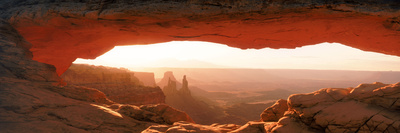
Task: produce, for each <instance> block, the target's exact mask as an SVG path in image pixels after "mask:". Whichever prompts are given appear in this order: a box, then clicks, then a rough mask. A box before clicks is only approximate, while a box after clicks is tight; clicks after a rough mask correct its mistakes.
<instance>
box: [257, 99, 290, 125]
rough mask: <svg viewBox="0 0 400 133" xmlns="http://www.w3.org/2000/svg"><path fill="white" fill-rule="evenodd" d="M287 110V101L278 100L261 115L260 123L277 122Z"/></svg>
mask: <svg viewBox="0 0 400 133" xmlns="http://www.w3.org/2000/svg"><path fill="white" fill-rule="evenodd" d="M287 110H288V106H287V101H286V100H283V99H279V100H278V101H276V103H275V104H274V105H272V106H271V107H268V108H267V109H265V110H264V111H263V112H262V113H261V115H260V116H261V121H278V120H279V119H280V118H281V117H282V116H283V114H284V113H285V111H287Z"/></svg>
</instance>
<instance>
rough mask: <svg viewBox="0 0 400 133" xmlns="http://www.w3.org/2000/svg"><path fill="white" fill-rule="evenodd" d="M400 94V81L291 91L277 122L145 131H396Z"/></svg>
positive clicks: (270, 113) (269, 112)
mask: <svg viewBox="0 0 400 133" xmlns="http://www.w3.org/2000/svg"><path fill="white" fill-rule="evenodd" d="M399 97H400V83H397V84H383V83H373V84H360V85H359V86H357V87H356V88H347V89H344V88H325V89H321V90H319V91H315V92H312V93H308V94H294V95H291V96H290V97H289V98H288V100H287V108H286V109H287V110H286V111H285V112H284V114H283V116H281V117H280V118H279V120H276V121H275V122H252V121H250V122H248V123H247V124H245V125H243V126H241V127H238V126H237V125H236V126H233V127H235V128H230V129H216V128H211V127H212V126H211V127H210V126H207V125H193V124H189V125H190V126H189V125H187V126H180V124H174V125H172V126H151V127H149V128H148V129H146V130H145V131H144V132H149V131H154V130H155V131H163V132H164V131H169V130H174V131H175V130H178V129H179V131H186V132H190V131H192V130H194V131H198V130H200V129H203V130H207V131H208V132H231V133H265V132H267V133H270V132H274V133H292V132H296V133H315V132H326V133H344V132H351V133H353V132H363V133H364V132H365V133H369V132H379V133H381V132H382V133H397V132H399V131H400V110H399V107H400V102H399ZM281 104H286V100H278V101H277V102H276V104H274V105H273V106H271V107H269V108H267V109H266V111H264V112H263V115H264V116H274V117H275V116H276V114H277V112H282V111H275V112H274V111H272V109H278V107H280V106H281ZM263 115H261V116H263ZM264 118H265V117H264ZM262 120H264V119H263V118H262ZM267 120H268V121H269V120H270V119H267ZM194 127H196V128H194ZM214 130H219V131H214Z"/></svg>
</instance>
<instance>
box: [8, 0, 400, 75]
mask: <svg viewBox="0 0 400 133" xmlns="http://www.w3.org/2000/svg"><path fill="white" fill-rule="evenodd" d="M1 3H2V4H3V5H2V6H0V9H1V10H0V14H1V18H2V19H5V20H8V21H9V23H11V24H12V25H13V26H14V27H15V28H16V29H17V30H18V31H19V32H20V34H21V35H22V36H23V37H24V38H25V39H27V40H28V41H29V42H30V43H32V44H33V47H32V49H31V51H32V52H33V55H34V59H35V60H38V61H41V62H44V63H48V64H52V65H55V66H56V68H57V72H58V74H62V73H63V72H64V71H65V70H66V69H67V68H68V67H69V65H70V64H71V63H72V62H73V61H74V60H75V59H76V58H77V57H80V58H95V57H97V56H99V55H101V54H103V53H105V52H106V51H108V50H110V49H111V48H113V46H115V45H128V44H150V43H158V42H166V41H173V40H175V41H179V40H193V41H209V42H217V43H223V44H227V45H229V46H232V47H239V48H263V47H271V48H295V47H299V46H304V45H311V44H316V43H321V42H339V43H343V44H345V45H348V46H351V47H356V48H359V49H362V50H367V51H375V52H381V53H385V54H391V55H397V56H400V8H399V7H400V2H396V1H391V0H386V1H379V0H365V1H356V0H346V1H342V0H336V1H329V2H327V1H324V0H293V1H285V0H269V1H255V0H254V1H253V0H225V1H220V0H186V1H185V0H169V1H167V0H149V1H127V0H79V1H77V0H43V1H42V0H29V1H7V0H2V1H1Z"/></svg>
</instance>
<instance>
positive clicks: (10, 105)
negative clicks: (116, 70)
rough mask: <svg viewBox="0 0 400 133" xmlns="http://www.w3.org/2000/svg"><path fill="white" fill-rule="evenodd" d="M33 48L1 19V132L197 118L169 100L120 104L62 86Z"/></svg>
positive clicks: (134, 127)
mask: <svg viewBox="0 0 400 133" xmlns="http://www.w3.org/2000/svg"><path fill="white" fill-rule="evenodd" d="M29 47H30V44H29V43H28V42H26V41H25V40H24V39H23V38H22V37H21V36H20V35H19V34H18V32H17V31H16V30H15V29H13V28H12V27H11V25H9V24H8V23H6V22H4V21H0V51H1V52H0V56H1V58H0V67H1V69H0V123H1V124H0V132H5V133H8V132H10V133H11V132H12V133H14V132H21V133H22V132H26V133H30V132H77V133H78V132H79V133H84V132H141V131H142V130H144V129H146V128H147V127H149V126H151V125H154V124H156V123H159V124H172V123H174V122H177V121H187V122H193V120H191V118H190V117H189V116H188V115H187V114H186V113H184V112H181V111H178V110H176V109H174V108H172V107H170V106H167V105H165V104H157V105H143V106H140V107H138V106H134V105H126V104H118V103H115V102H113V101H111V100H109V99H108V98H107V97H106V95H105V94H104V93H103V92H100V91H98V90H96V89H93V88H88V87H80V86H74V85H67V86H59V85H58V84H59V83H60V78H59V77H58V76H57V74H56V72H55V69H54V67H53V66H52V65H48V64H43V63H39V62H37V61H33V60H32V59H31V57H32V56H31V53H30V52H29V50H28V49H29ZM63 85H64V84H63ZM175 116H176V117H175Z"/></svg>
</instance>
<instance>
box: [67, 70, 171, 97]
mask: <svg viewBox="0 0 400 133" xmlns="http://www.w3.org/2000/svg"><path fill="white" fill-rule="evenodd" d="M136 74H137V72H132V71H129V70H126V69H118V68H110V67H103V66H91V65H84V64H73V65H72V66H71V67H70V68H69V69H68V70H67V71H66V72H65V73H64V74H63V75H61V78H63V79H64V81H65V82H67V83H68V84H72V85H77V86H86V87H90V88H96V89H98V90H100V91H101V92H103V93H105V94H106V96H107V97H108V98H109V99H111V100H113V101H115V102H118V103H125V104H132V105H144V104H158V103H165V96H164V93H163V92H162V91H161V89H160V88H159V87H151V86H144V83H143V82H142V81H141V80H140V79H139V78H137V77H136ZM140 75H141V78H143V77H144V79H145V80H146V81H147V84H151V85H152V86H154V84H152V81H154V77H153V79H152V80H150V79H149V78H150V76H151V75H154V74H150V73H140ZM149 81H150V82H149Z"/></svg>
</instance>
